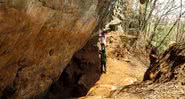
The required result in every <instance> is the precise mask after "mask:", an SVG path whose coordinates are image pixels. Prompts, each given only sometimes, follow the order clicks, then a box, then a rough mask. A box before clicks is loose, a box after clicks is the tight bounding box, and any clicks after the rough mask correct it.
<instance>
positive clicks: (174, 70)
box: [112, 43, 185, 99]
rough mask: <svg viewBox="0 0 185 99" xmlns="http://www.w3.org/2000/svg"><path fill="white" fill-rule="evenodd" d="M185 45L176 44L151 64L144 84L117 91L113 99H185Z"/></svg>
mask: <svg viewBox="0 0 185 99" xmlns="http://www.w3.org/2000/svg"><path fill="white" fill-rule="evenodd" d="M184 70H185V44H184V43H183V44H176V45H173V46H171V47H170V48H169V49H168V50H166V51H165V52H164V53H163V54H162V55H161V57H160V58H159V60H158V63H155V64H151V66H150V68H149V69H148V70H147V72H146V73H145V77H146V78H145V80H146V81H144V82H142V83H137V84H133V85H130V86H127V87H125V88H123V89H121V90H117V91H115V92H114V93H113V94H112V97H117V98H122V97H125V98H126V99H184V98H185V94H184V93H185V79H184V76H185V75H184V74H185V71H184Z"/></svg>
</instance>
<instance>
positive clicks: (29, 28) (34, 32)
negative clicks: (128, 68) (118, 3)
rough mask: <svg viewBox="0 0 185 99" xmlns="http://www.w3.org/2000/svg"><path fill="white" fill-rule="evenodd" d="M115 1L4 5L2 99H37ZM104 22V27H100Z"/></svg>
mask: <svg viewBox="0 0 185 99" xmlns="http://www.w3.org/2000/svg"><path fill="white" fill-rule="evenodd" d="M110 3H111V0H1V1H0V96H3V98H8V97H11V98H13V99H25V98H37V97H38V96H42V95H44V93H45V92H47V89H48V88H49V87H50V85H51V84H52V83H53V82H55V81H56V80H58V79H59V77H60V75H61V73H62V72H63V70H64V68H65V67H66V65H67V64H68V63H69V61H70V59H71V57H72V55H73V54H74V53H75V52H76V51H77V50H79V49H80V48H82V47H83V46H84V45H85V43H86V42H87V41H88V39H89V37H90V35H91V33H92V31H94V29H95V28H96V29H97V28H99V27H96V26H97V24H99V26H101V24H102V22H101V21H100V20H101V19H102V18H103V17H104V16H106V15H107V14H105V13H104V12H105V11H107V9H108V8H109V6H110ZM100 22H101V23H100Z"/></svg>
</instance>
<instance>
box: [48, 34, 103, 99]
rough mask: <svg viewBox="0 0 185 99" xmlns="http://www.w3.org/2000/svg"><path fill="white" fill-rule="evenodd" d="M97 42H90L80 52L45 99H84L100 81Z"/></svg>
mask: <svg viewBox="0 0 185 99" xmlns="http://www.w3.org/2000/svg"><path fill="white" fill-rule="evenodd" d="M97 40H98V39H97V38H96V40H94V39H93V40H90V41H89V42H88V43H87V44H86V46H85V47H84V48H83V49H81V50H80V51H78V52H77V53H76V54H75V55H74V56H73V58H72V60H71V62H70V63H69V64H68V66H67V67H66V68H65V69H64V71H63V73H62V74H61V76H60V78H59V80H58V81H57V82H55V83H53V84H52V85H51V87H50V89H49V91H48V93H47V95H46V96H45V99H66V98H72V97H82V96H85V95H86V94H87V92H88V91H89V90H90V88H91V87H92V86H93V85H94V84H95V83H96V82H97V81H98V80H99V78H100V76H101V73H100V70H99V69H100V62H99V60H100V59H99V52H98V47H97V46H94V45H95V44H96V43H97Z"/></svg>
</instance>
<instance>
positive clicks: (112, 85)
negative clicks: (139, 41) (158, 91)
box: [81, 33, 146, 99]
mask: <svg viewBox="0 0 185 99" xmlns="http://www.w3.org/2000/svg"><path fill="white" fill-rule="evenodd" d="M119 35H120V34H119V33H117V34H115V33H114V34H112V33H111V34H109V35H108V37H109V40H110V38H111V40H112V41H111V44H110V43H109V44H108V45H109V46H108V47H107V50H108V51H107V52H108V53H107V55H108V58H107V73H106V74H102V76H101V78H100V80H99V81H98V82H97V83H96V84H95V86H94V87H92V88H91V90H90V91H89V92H88V94H87V97H84V98H81V99H102V97H107V96H109V95H110V93H111V91H114V90H117V89H120V88H123V87H124V86H126V85H130V84H132V83H134V82H136V81H141V80H142V78H143V75H144V72H145V71H146V67H145V66H144V65H143V64H142V63H140V62H139V61H138V60H137V59H136V58H134V57H129V59H127V58H126V59H125V58H121V59H118V58H116V57H114V55H112V52H113V50H114V49H115V48H116V47H117V46H118V44H119V43H120V39H119ZM124 60H127V61H124ZM103 99H104V98H103Z"/></svg>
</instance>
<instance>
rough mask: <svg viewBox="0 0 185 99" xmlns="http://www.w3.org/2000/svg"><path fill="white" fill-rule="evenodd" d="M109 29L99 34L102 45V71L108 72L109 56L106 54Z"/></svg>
mask: <svg viewBox="0 0 185 99" xmlns="http://www.w3.org/2000/svg"><path fill="white" fill-rule="evenodd" d="M107 32H108V31H105V30H104V31H102V32H100V34H99V38H100V45H101V52H100V54H101V68H100V69H101V72H102V73H103V72H104V73H106V71H107V67H106V62H107V56H106V34H107Z"/></svg>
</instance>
